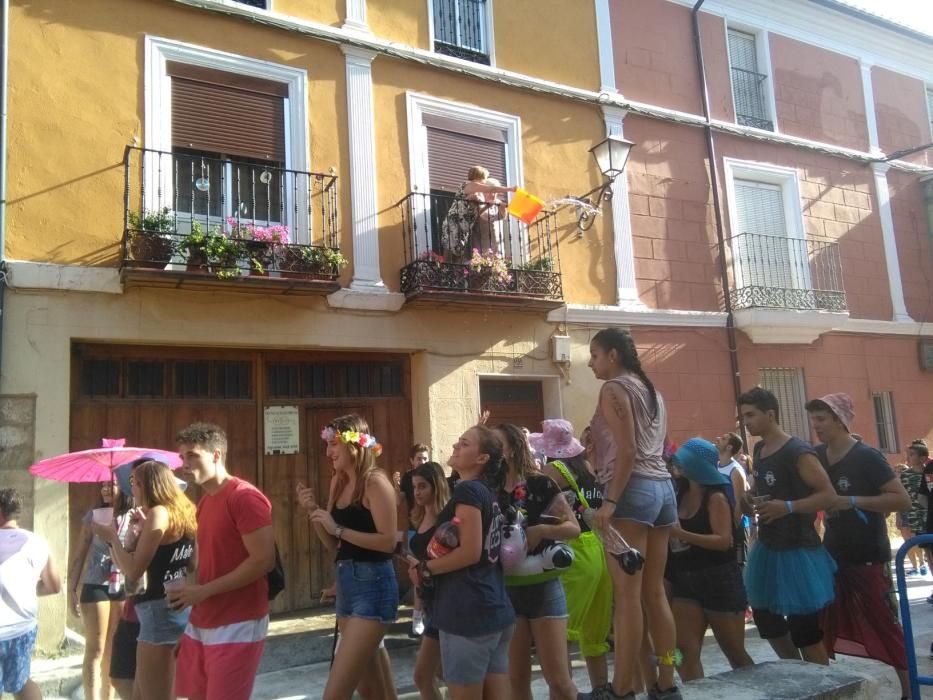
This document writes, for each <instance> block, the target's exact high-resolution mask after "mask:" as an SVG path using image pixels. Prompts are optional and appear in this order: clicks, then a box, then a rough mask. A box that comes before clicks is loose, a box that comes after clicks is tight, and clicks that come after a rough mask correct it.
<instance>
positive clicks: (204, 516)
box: [168, 423, 275, 700]
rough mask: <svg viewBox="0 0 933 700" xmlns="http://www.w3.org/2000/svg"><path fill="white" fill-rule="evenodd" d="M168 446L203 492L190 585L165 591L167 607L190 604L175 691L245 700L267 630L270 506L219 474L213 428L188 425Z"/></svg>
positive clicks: (220, 458) (222, 443)
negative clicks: (195, 577) (194, 572)
mask: <svg viewBox="0 0 933 700" xmlns="http://www.w3.org/2000/svg"><path fill="white" fill-rule="evenodd" d="M175 441H176V443H177V444H178V450H179V453H180V454H181V457H182V459H183V460H184V466H183V467H182V469H183V470H184V471H185V472H187V473H189V474H190V475H191V477H192V478H193V480H194V482H195V483H196V484H198V486H200V487H201V488H202V489H204V496H203V497H202V498H201V501H200V503H198V538H197V543H198V549H197V557H198V582H197V585H187V586H185V587H184V588H181V589H176V590H173V591H171V592H170V593H169V594H168V595H169V602H170V603H171V604H172V605H173V606H188V605H190V606H192V610H191V617H190V619H189V622H188V627H187V628H186V629H185V633H184V635H182V638H181V641H180V642H179V649H178V661H177V666H176V672H175V693H176V694H177V695H178V696H179V697H186V698H191V699H192V700H249V697H250V694H251V693H252V690H253V681H254V680H255V678H256V671H257V669H258V668H259V661H260V659H261V658H262V649H263V646H264V644H265V639H266V630H267V629H268V626H269V588H268V580H267V575H268V573H269V571H271V570H272V568H273V567H274V566H275V541H274V539H273V536H272V505H271V504H270V503H269V499H268V498H266V497H265V496H264V495H263V493H262V492H261V491H260V490H259V489H257V488H256V487H255V486H253V485H252V484H250V483H248V482H246V481H243V480H242V479H238V478H236V477H235V476H230V475H229V474H228V473H227V469H226V466H225V459H226V456H227V436H226V434H224V431H223V430H221V429H220V428H219V427H217V426H216V425H212V424H210V423H194V424H193V425H190V426H188V427H187V428H185V429H184V430H182V431H181V432H180V433H178V435H177V436H176V438H175Z"/></svg>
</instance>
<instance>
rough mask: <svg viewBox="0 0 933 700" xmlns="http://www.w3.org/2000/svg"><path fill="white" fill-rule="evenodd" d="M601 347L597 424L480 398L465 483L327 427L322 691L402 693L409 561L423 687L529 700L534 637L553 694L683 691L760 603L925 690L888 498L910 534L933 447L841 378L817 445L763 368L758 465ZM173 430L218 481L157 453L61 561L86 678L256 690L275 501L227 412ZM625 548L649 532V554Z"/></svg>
mask: <svg viewBox="0 0 933 700" xmlns="http://www.w3.org/2000/svg"><path fill="white" fill-rule="evenodd" d="M590 351H591V357H590V363H589V364H590V367H591V369H592V370H593V372H594V374H595V376H596V377H597V378H598V379H600V380H602V381H603V385H602V387H601V390H600V392H599V396H598V399H597V401H596V406H595V411H594V415H593V418H592V420H591V422H590V424H589V426H588V427H587V428H586V429H585V430H584V431H583V433H582V435H581V437H580V439H578V438H577V437H576V436H575V433H574V428H573V426H572V425H571V424H570V423H569V422H568V421H565V420H561V419H554V420H548V421H545V422H544V424H543V426H542V431H541V432H540V433H533V434H531V435H528V434H527V433H526V431H523V430H522V428H520V427H518V426H515V425H510V424H500V425H497V426H495V427H492V426H489V425H486V422H487V420H486V418H487V416H486V415H484V416H483V418H482V420H481V422H480V423H479V424H478V425H475V426H472V427H467V429H466V430H465V432H464V433H463V434H462V435H461V436H460V438H459V439H458V441H457V442H456V443H455V444H454V445H453V446H452V451H451V456H450V459H449V461H448V467H449V468H450V470H451V471H452V474H453V478H452V477H448V476H447V475H446V474H445V470H444V468H443V467H442V466H441V465H440V464H438V463H437V462H432V461H430V459H429V456H430V455H429V451H428V449H427V447H425V446H424V445H421V444H418V445H415V446H414V447H413V448H412V450H411V455H410V456H411V465H410V466H411V469H410V470H408V471H407V472H406V473H405V474H404V475H398V474H397V475H395V476H396V478H395V480H394V481H395V483H393V479H392V478H390V476H389V473H390V472H388V471H387V470H385V469H383V468H381V467H380V466H378V465H377V458H378V457H379V455H380V454H381V451H382V447H381V445H380V444H379V442H378V440H377V439H376V437H375V436H374V435H372V434H371V433H370V429H369V426H368V425H367V423H366V421H365V420H364V419H363V418H362V417H360V416H358V415H355V414H351V415H346V416H341V417H338V418H336V419H334V420H332V421H330V422H329V423H328V424H327V425H325V426H322V431H321V439H322V440H323V441H324V442H325V444H326V448H325V449H326V454H327V457H328V459H329V460H330V462H331V466H332V469H333V473H332V477H331V479H330V485H329V488H328V489H327V494H326V500H324V501H323V502H319V500H318V495H317V494H316V493H315V492H314V491H313V490H312V489H309V488H307V487H305V486H304V485H302V484H299V485H298V487H297V494H296V495H297V501H298V503H299V505H300V506H301V507H302V508H303V509H304V510H305V511H306V513H307V517H308V520H309V522H310V526H311V527H312V528H313V531H314V533H315V534H316V536H317V537H318V538H319V539H320V541H321V543H322V544H323V545H324V546H325V547H326V548H327V549H328V550H330V551H332V552H333V555H334V559H335V575H336V582H335V596H336V606H335V607H336V614H337V623H338V639H337V642H336V647H335V653H334V658H333V664H332V667H331V670H330V674H329V676H328V679H327V684H326V688H325V690H324V695H323V697H324V700H348V699H349V698H351V697H352V696H353V694H354V693H355V692H358V693H359V694H360V696H361V697H363V698H365V699H367V700H369V699H376V698H379V699H381V698H390V697H395V689H394V683H393V681H392V676H391V669H390V665H389V659H388V653H387V652H386V650H385V647H384V644H383V639H384V637H385V635H386V633H387V630H388V626H389V625H390V624H391V623H393V622H395V620H396V618H397V614H398V606H399V581H398V578H397V575H396V566H395V561H394V558H396V557H404V558H405V560H406V562H407V565H408V567H409V571H408V576H409V578H410V580H411V581H412V582H413V584H414V585H415V586H416V587H417V600H418V606H417V608H418V613H417V617H416V625H415V626H414V627H413V632H415V633H417V634H419V635H420V637H421V641H420V648H419V650H418V655H417V660H416V664H415V669H414V675H413V679H412V680H413V682H414V684H415V685H416V687H417V688H418V691H419V693H420V695H421V697H422V698H423V699H425V700H436V699H437V698H439V697H441V696H440V692H439V683H440V682H441V681H443V683H444V684H446V686H447V688H448V690H449V693H450V696H451V697H452V698H454V700H473V699H479V698H496V699H499V698H514V699H516V700H526V699H530V698H531V697H532V691H531V659H532V656H533V655H536V656H537V659H538V662H539V664H540V667H541V671H542V675H543V677H544V681H545V682H546V684H547V686H548V689H549V695H550V697H552V698H560V699H567V700H574V699H575V698H588V699H591V700H616V699H617V698H623V699H626V700H629V699H633V698H634V697H635V696H636V694H637V693H640V692H646V693H647V694H648V697H649V698H650V699H651V700H676V699H677V698H680V697H681V691H680V688H679V687H678V685H677V683H678V680H677V676H679V679H680V682H687V681H690V680H694V679H697V678H701V677H702V676H703V675H704V669H703V665H702V663H701V651H702V645H703V640H704V637H705V633H706V631H707V629H708V628H711V629H712V632H713V635H714V637H715V640H716V642H717V644H718V645H719V646H720V648H721V649H722V651H723V653H724V654H725V656H726V658H727V659H728V661H729V663H730V664H731V665H732V667H733V668H740V667H743V666H748V665H751V664H753V663H754V661H753V659H752V658H751V657H750V656H749V654H748V652H747V650H746V649H745V643H744V639H745V624H746V621H747V619H748V617H747V615H748V611H749V610H750V613H751V616H752V617H753V619H754V622H755V625H756V626H757V628H758V631H759V634H760V636H761V637H762V638H763V639H766V640H768V641H769V643H770V644H771V646H772V647H773V649H774V651H775V652H776V654H777V655H778V656H779V657H780V658H783V659H803V660H805V661H810V662H814V663H822V664H826V663H828V660H829V658H830V657H831V656H833V655H834V654H835V653H841V654H852V655H857V656H864V657H870V658H874V659H879V660H881V661H883V662H885V663H887V664H888V665H890V666H892V667H893V668H895V669H896V670H897V672H898V675H899V678H900V679H901V686H902V689H901V692H902V696H903V697H905V698H906V697H909V696H910V694H909V688H908V686H907V681H906V658H905V652H904V638H903V632H902V630H901V628H900V625H899V624H898V621H897V615H896V610H895V609H894V608H893V606H892V601H893V598H892V595H891V588H892V587H891V578H890V571H889V566H888V564H889V561H890V558H891V553H890V543H889V541H888V535H887V529H886V525H885V518H886V515H887V514H888V513H891V512H896V513H903V514H904V515H903V516H902V522H903V523H906V524H905V525H904V527H909V528H910V531H911V532H917V531H918V527H919V521H920V513H919V507H918V504H919V502H920V499H921V497H922V496H923V495H924V494H928V493H929V491H930V490H931V488H930V485H929V483H928V482H927V480H926V479H924V478H921V479H919V480H917V479H916V478H914V477H913V476H911V475H912V474H920V476H921V477H922V476H923V475H924V473H925V472H926V471H927V470H926V469H925V468H920V467H918V466H917V465H918V464H919V463H920V461H921V460H922V459H926V458H928V452H927V453H926V454H924V449H925V445H922V444H919V443H917V444H915V445H913V446H912V447H911V450H913V452H912V455H911V459H912V460H914V461H916V462H917V464H914V463H913V462H912V463H911V465H910V470H911V471H910V474H908V475H907V476H905V475H904V474H903V473H902V474H901V478H897V476H896V475H895V473H894V471H893V470H892V469H891V467H890V466H889V465H888V464H887V462H886V461H885V459H884V457H883V456H882V455H881V453H880V452H878V451H877V450H875V449H873V448H871V447H870V446H868V445H866V444H865V443H864V442H863V441H861V440H860V439H856V438H855V437H854V436H853V435H852V434H851V433H850V426H851V425H852V422H853V419H854V411H853V404H852V400H851V398H850V397H848V396H847V395H845V394H830V395H827V396H823V397H821V398H819V399H815V400H812V401H810V402H809V403H807V405H806V410H807V411H808V413H809V416H810V422H811V426H812V428H813V431H814V433H815V434H816V436H817V438H818V439H819V441H820V445H819V446H817V447H816V448H814V447H812V446H811V445H809V444H808V443H806V442H804V441H802V440H800V439H798V438H795V437H791V436H790V435H788V434H787V433H786V432H785V431H784V430H783V429H782V428H781V424H780V409H781V407H780V406H779V405H778V403H777V400H776V399H775V397H774V395H773V394H771V393H770V392H768V391H766V390H765V389H762V388H760V387H757V388H754V389H751V390H750V391H748V392H746V393H744V394H743V395H742V396H741V397H740V398H739V402H738V403H739V406H738V410H739V416H740V420H741V422H742V423H743V424H744V426H745V428H746V429H747V431H748V432H749V433H750V434H751V435H752V436H753V437H755V438H757V442H756V444H755V447H754V450H753V455H752V458H751V460H750V461H749V460H748V459H747V458H743V449H744V443H743V441H742V439H741V437H739V435H738V434H736V433H732V432H730V433H725V434H723V435H722V436H719V437H717V438H716V440H715V442H711V441H707V440H705V439H703V438H700V437H696V438H691V439H690V440H687V441H685V442H684V443H683V445H681V446H680V447H679V448H676V447H673V446H672V445H671V444H670V443H669V441H668V440H667V433H668V425H667V409H666V405H665V402H664V398H663V396H662V395H661V394H660V393H659V392H658V391H657V390H656V389H655V387H654V385H653V384H652V382H651V380H650V378H649V377H648V376H647V374H646V373H645V371H644V369H643V368H642V366H641V363H640V360H639V357H638V352H637V350H636V347H635V343H634V340H633V339H632V336H631V335H630V334H629V333H628V332H626V331H623V330H620V329H614V328H610V329H605V330H603V331H600V332H599V333H596V334H595V335H594V337H593V339H592V342H591V347H590ZM177 442H178V448H179V451H180V454H181V455H182V457H183V460H184V466H183V470H182V475H184V476H186V477H188V478H189V480H190V481H191V482H193V483H195V484H197V485H198V486H200V487H201V489H202V490H203V493H204V495H203V496H202V498H201V500H200V502H199V503H198V505H197V509H196V510H195V507H194V506H193V505H192V503H191V501H190V500H189V499H188V498H187V496H185V495H184V493H183V486H182V485H181V484H182V483H183V482H179V480H176V479H175V478H174V476H173V475H172V472H171V471H170V470H169V469H168V467H167V466H166V465H164V464H162V463H161V462H158V461H157V460H155V459H150V458H149V457H144V458H142V459H140V460H137V461H135V462H133V463H131V464H128V465H124V467H122V468H121V469H120V470H116V471H115V478H114V482H113V484H107V485H105V486H104V487H102V489H101V503H102V504H106V503H112V504H113V505H112V507H113V508H114V511H113V512H114V517H113V522H112V523H110V524H108V525H103V524H100V523H97V522H94V520H93V518H92V517H90V516H89V517H88V518H86V519H85V525H86V527H85V530H84V533H83V537H82V547H81V548H80V549H79V551H78V552H77V554H76V556H75V559H74V561H73V562H72V566H71V567H70V574H71V575H70V577H69V584H70V586H71V587H70V589H69V594H70V596H71V602H72V605H73V606H77V609H78V610H80V611H81V614H82V616H83V617H84V619H85V622H86V624H87V627H88V631H89V637H90V640H89V644H88V648H87V654H86V658H85V666H84V672H85V674H84V681H85V693H86V695H85V697H88V698H94V699H95V700H97V698H102V699H105V698H108V697H109V693H110V692H111V690H110V688H111V687H113V688H115V689H116V690H117V692H118V694H119V695H120V697H121V698H124V699H128V698H134V699H141V700H167V699H168V698H172V697H175V696H176V695H177V696H179V697H188V698H206V699H207V700H219V699H220V698H224V699H225V700H226V699H233V700H237V699H241V700H247V698H249V696H250V694H251V692H252V687H253V683H254V679H255V677H256V673H257V670H258V666H259V662H260V659H261V656H262V651H263V646H264V640H265V636H266V631H267V627H268V609H269V606H268V598H269V583H268V574H269V572H270V571H271V570H273V568H274V566H275V563H276V559H275V545H274V541H273V536H272V516H271V506H270V503H269V500H268V499H267V498H266V497H265V496H264V495H263V494H262V493H261V492H260V491H259V490H258V489H256V488H255V487H254V486H252V485H250V484H248V483H247V482H245V481H243V480H241V479H237V478H235V477H233V476H230V475H229V474H228V473H227V471H226V466H225V460H226V451H227V443H226V436H225V435H224V433H223V431H222V430H221V429H220V428H218V427H217V426H214V425H210V424H203V423H199V424H194V425H192V426H190V427H189V428H187V429H185V430H184V431H182V432H181V433H179V435H178V437H177ZM915 457H916V459H914V458H915ZM929 471H930V473H931V477H933V468H931V469H929ZM930 481H933V478H931V479H930ZM905 485H906V488H905ZM113 494H116V498H113ZM17 507H18V503H17V501H16V499H15V496H14V495H13V494H7V493H6V490H5V491H0V509H2V513H3V515H2V519H3V522H2V523H0V528H2V529H0V582H2V583H3V584H4V585H5V586H6V585H13V584H10V583H9V581H11V580H12V577H14V576H17V577H19V578H18V579H17V580H18V581H19V582H20V583H21V580H20V579H21V577H22V573H23V571H27V574H28V576H27V578H28V577H31V579H30V580H31V581H33V582H35V581H39V582H40V583H39V586H38V588H36V586H35V585H32V588H31V589H30V591H25V590H24V591H21V594H22V595H21V597H22V601H21V604H19V606H18V607H17V611H16V615H18V617H17V616H16V615H13V613H11V611H10V610H8V609H7V608H9V606H8V605H7V606H5V605H4V604H0V645H3V649H4V651H5V652H6V651H10V654H9V658H11V659H15V660H16V663H13V662H12V661H11V662H10V663H9V664H7V661H6V657H5V661H4V667H3V675H2V676H0V678H2V681H3V682H2V684H0V685H2V686H3V688H4V689H5V690H8V691H10V692H13V693H14V694H16V698H17V699H19V698H28V699H29V700H33V698H35V697H38V695H36V694H35V693H36V692H37V691H34V684H33V685H30V683H29V682H28V676H29V671H28V657H29V654H30V653H31V648H32V644H33V643H34V639H35V607H36V606H35V595H36V594H37V592H38V593H39V594H41V593H51V592H55V590H57V588H56V587H57V585H58V580H57V575H55V574H54V567H53V566H52V564H51V562H50V561H49V559H48V555H47V551H46V550H45V549H43V546H42V543H41V541H39V540H37V539H35V538H34V536H31V535H29V534H28V533H26V534H23V533H24V532H25V531H22V530H20V529H19V528H18V527H17V524H16V520H15V515H16V509H17ZM820 512H822V513H825V519H824V522H825V536H824V537H823V538H822V539H821V538H820V536H819V535H818V534H817V531H816V529H815V527H814V521H815V518H816V515H817V513H820ZM925 525H927V526H928V525H929V523H925ZM451 533H454V534H453V535H451ZM442 535H443V537H442ZM610 542H616V543H622V544H623V545H624V547H625V550H624V551H627V552H628V553H629V554H631V553H632V550H635V552H637V553H638V555H637V556H636V559H635V561H636V565H634V566H633V565H630V564H631V560H628V561H626V560H625V559H624V557H623V556H622V555H621V554H620V550H619V549H618V547H617V546H615V545H613V546H610ZM518 544H520V545H521V546H520V548H519V550H520V552H519V554H518V555H516V554H515V552H516V547H517V545H518ZM535 557H538V559H534V558H535ZM86 560H87V561H86ZM539 560H540V562H541V563H538V562H539ZM921 561H922V560H921ZM532 562H535V563H534V564H532ZM15 567H18V568H15ZM918 568H919V567H918ZM82 571H83V575H82ZM195 571H196V573H195ZM115 572H119V576H115V575H114V574H115ZM121 576H122V579H121V578H120V577H121ZM114 581H116V582H117V584H116V585H114ZM71 582H74V583H71ZM17 585H18V584H17ZM20 588H22V586H21V585H20ZM124 598H125V599H126V602H125V603H124ZM14 617H15V619H13V618H14ZM7 618H10V621H8V620H7ZM675 620H676V624H675ZM14 633H15V634H14ZM571 642H573V643H577V644H578V645H579V649H580V652H581V656H582V657H583V659H584V660H585V662H586V667H587V672H588V676H589V682H590V686H591V687H590V690H589V691H587V692H581V691H580V690H579V689H578V688H577V687H576V686H575V684H574V681H573V678H572V673H571V666H570V662H569V654H568V643H571ZM610 650H611V652H612V654H613V673H612V677H611V679H610V673H609V664H608V659H607V657H608V654H609V653H610ZM24 659H25V662H24ZM108 664H109V668H108ZM8 665H9V668H7V666H8ZM24 669H25V671H24ZM373 669H380V672H379V673H374V672H373ZM24 672H25V675H24ZM134 679H135V680H134ZM31 693H32V694H31Z"/></svg>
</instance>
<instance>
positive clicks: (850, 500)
mask: <svg viewBox="0 0 933 700" xmlns="http://www.w3.org/2000/svg"><path fill="white" fill-rule="evenodd" d="M849 503H850V504H851V505H852V507H853V508H855V509H856V510H858V508H856V506H855V496H849Z"/></svg>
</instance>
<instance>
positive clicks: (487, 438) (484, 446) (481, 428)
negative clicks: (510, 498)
mask: <svg viewBox="0 0 933 700" xmlns="http://www.w3.org/2000/svg"><path fill="white" fill-rule="evenodd" d="M473 430H475V431H476V434H477V436H478V437H479V452H480V454H484V455H488V456H489V460H488V461H487V462H486V468H485V469H483V482H484V483H485V484H486V485H487V486H488V487H489V488H491V489H492V490H493V491H496V492H498V491H500V490H502V487H503V486H505V462H504V461H503V460H502V440H500V439H499V436H498V435H496V433H495V431H494V430H491V429H490V428H487V427H486V426H485V425H475V426H473Z"/></svg>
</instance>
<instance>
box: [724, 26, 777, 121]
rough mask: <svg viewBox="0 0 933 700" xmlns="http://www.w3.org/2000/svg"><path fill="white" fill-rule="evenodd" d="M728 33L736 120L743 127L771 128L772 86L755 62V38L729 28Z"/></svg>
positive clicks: (756, 45) (756, 61)
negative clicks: (768, 98) (768, 96)
mask: <svg viewBox="0 0 933 700" xmlns="http://www.w3.org/2000/svg"><path fill="white" fill-rule="evenodd" d="M728 36H729V68H730V72H731V73H732V99H733V102H734V103H735V118H736V121H737V122H738V123H739V124H742V125H743V126H753V127H755V128H758V129H767V130H768V131H774V122H773V121H772V116H771V110H770V108H769V106H768V100H767V95H768V92H767V91H768V90H770V89H771V88H770V85H769V81H768V76H767V75H766V74H765V73H763V72H762V70H761V67H760V66H759V63H758V38H757V37H756V36H755V35H754V34H749V33H748V32H741V31H738V30H736V29H730V30H729V35H728Z"/></svg>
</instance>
